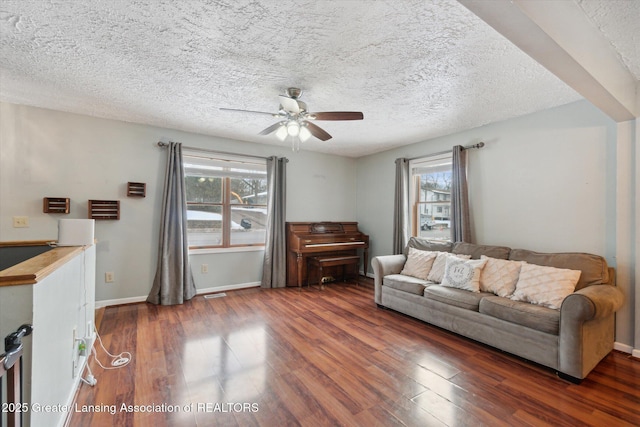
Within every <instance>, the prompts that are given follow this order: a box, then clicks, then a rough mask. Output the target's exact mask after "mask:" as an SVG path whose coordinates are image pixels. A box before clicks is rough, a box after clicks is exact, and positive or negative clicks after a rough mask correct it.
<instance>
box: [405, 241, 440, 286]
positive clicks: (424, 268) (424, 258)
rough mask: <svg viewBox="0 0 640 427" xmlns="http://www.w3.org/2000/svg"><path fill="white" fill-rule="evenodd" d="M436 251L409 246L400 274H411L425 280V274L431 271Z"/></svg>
mask: <svg viewBox="0 0 640 427" xmlns="http://www.w3.org/2000/svg"><path fill="white" fill-rule="evenodd" d="M437 255H438V252H430V251H421V250H419V249H415V248H409V254H408V255H407V262H405V264H404V267H403V268H402V271H401V272H400V274H404V275H405V276H413V277H416V278H418V279H422V280H427V276H428V275H429V272H430V271H431V266H432V265H433V261H434V260H435V259H436V256H437Z"/></svg>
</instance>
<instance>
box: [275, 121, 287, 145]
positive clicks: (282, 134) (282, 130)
mask: <svg viewBox="0 0 640 427" xmlns="http://www.w3.org/2000/svg"><path fill="white" fill-rule="evenodd" d="M287 136H289V132H287V126H286V125H284V124H283V125H282V126H280V127H279V128H278V130H277V131H276V138H278V139H279V140H280V141H284V140H285V139H287Z"/></svg>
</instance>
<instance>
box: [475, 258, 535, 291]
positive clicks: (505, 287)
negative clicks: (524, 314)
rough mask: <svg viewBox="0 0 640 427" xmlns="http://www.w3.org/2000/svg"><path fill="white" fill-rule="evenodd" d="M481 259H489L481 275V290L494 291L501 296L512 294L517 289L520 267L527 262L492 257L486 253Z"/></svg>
mask: <svg viewBox="0 0 640 427" xmlns="http://www.w3.org/2000/svg"><path fill="white" fill-rule="evenodd" d="M480 259H486V260H487V264H486V265H485V266H484V268H483V269H482V274H481V275H480V290H481V291H482V292H492V293H494V294H496V295H498V296H499V297H508V296H511V294H513V291H514V290H515V289H516V283H517V282H518V277H519V276H520V268H521V267H522V264H525V262H524V261H509V260H506V259H497V258H491V257H488V256H486V255H482V256H481V257H480Z"/></svg>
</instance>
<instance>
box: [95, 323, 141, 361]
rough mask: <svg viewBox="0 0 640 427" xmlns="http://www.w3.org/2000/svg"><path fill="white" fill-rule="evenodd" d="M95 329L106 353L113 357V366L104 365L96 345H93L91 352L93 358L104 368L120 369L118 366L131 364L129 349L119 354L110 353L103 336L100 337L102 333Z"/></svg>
mask: <svg viewBox="0 0 640 427" xmlns="http://www.w3.org/2000/svg"><path fill="white" fill-rule="evenodd" d="M93 330H94V331H95V333H96V337H97V338H98V342H99V343H100V347H102V350H104V352H105V353H107V354H108V355H109V356H110V357H111V366H110V367H109V366H104V365H103V364H102V363H100V360H98V353H97V351H96V349H95V345H94V346H93V347H91V353H92V354H93V358H94V359H95V361H96V363H97V364H98V365H100V367H101V368H102V369H118V368H122V367H124V366H127V365H128V364H129V362H131V358H132V357H131V353H129V352H128V351H123V352H122V353H120V354H118V355H113V354H111V353H109V352H108V351H107V349H106V348H105V347H104V344H102V338H100V334H98V330H97V329H96V328H95V327H94V328H93Z"/></svg>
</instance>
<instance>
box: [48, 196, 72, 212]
mask: <svg viewBox="0 0 640 427" xmlns="http://www.w3.org/2000/svg"><path fill="white" fill-rule="evenodd" d="M42 212H44V213H61V214H68V213H69V198H68V197H44V198H43V199H42Z"/></svg>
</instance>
